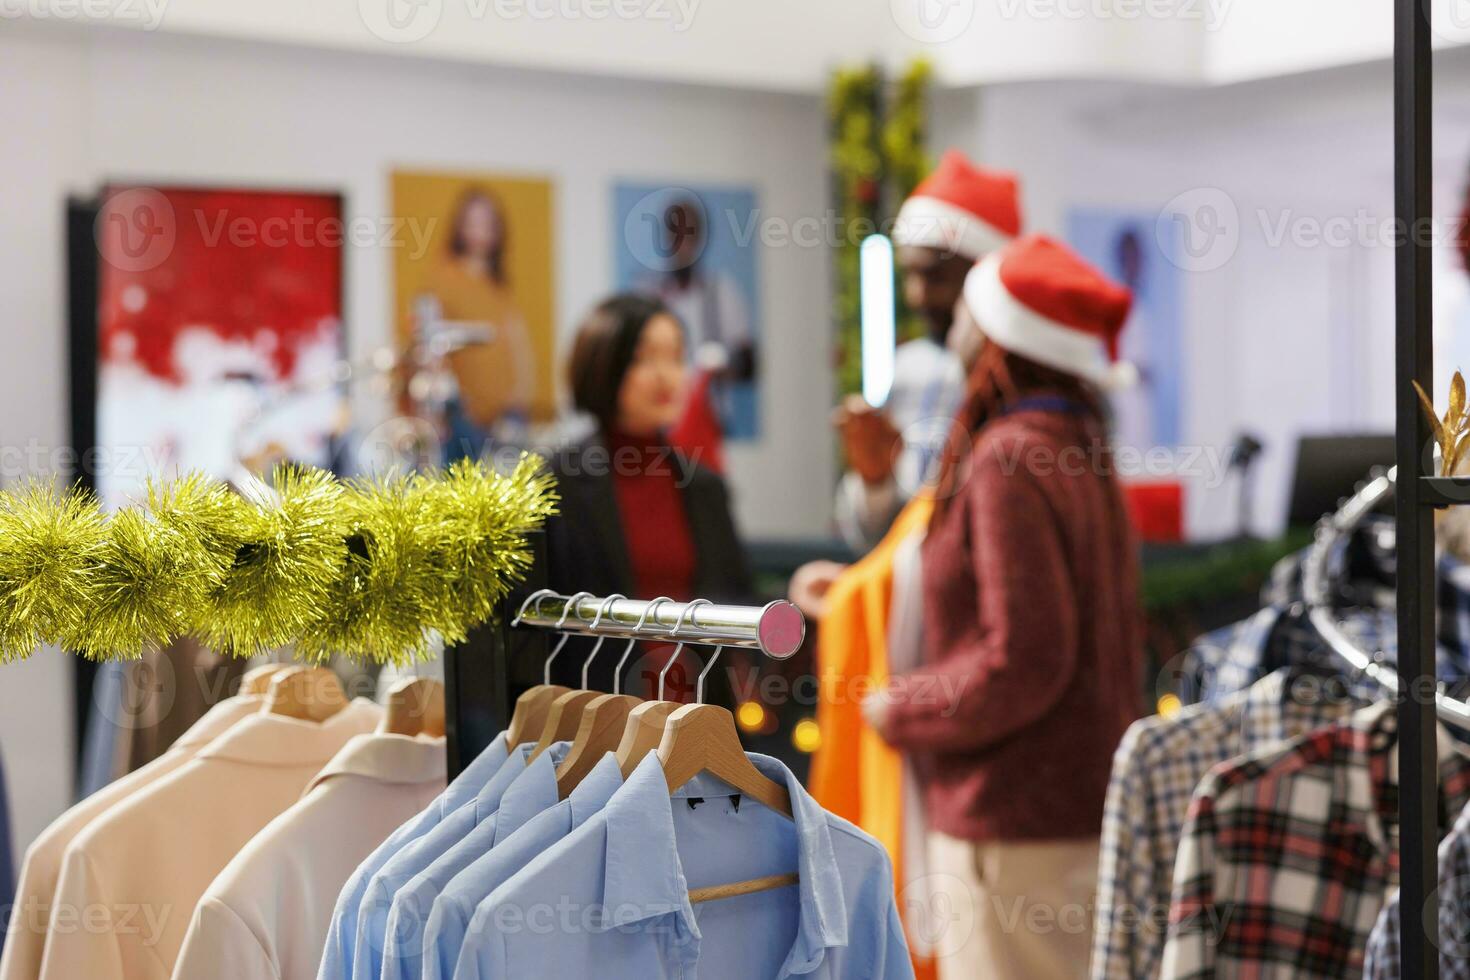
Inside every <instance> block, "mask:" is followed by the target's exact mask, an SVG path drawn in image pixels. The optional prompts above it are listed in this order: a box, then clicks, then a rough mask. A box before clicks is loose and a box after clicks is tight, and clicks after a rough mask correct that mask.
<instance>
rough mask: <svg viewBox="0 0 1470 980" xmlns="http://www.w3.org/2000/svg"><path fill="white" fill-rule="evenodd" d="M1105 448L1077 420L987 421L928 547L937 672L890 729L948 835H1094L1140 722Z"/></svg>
mask: <svg viewBox="0 0 1470 980" xmlns="http://www.w3.org/2000/svg"><path fill="white" fill-rule="evenodd" d="M1099 438H1100V435H1099V433H1098V431H1097V426H1096V424H1095V423H1094V422H1092V421H1090V420H1089V419H1088V418H1087V417H1086V416H1084V415H1080V414H1067V413H1062V412H1051V411H1021V412H1017V413H1015V414H1012V415H1007V416H1004V417H1002V418H999V419H996V420H994V421H992V422H990V423H989V424H987V425H986V426H985V427H984V428H983V429H981V431H980V433H979V435H978V437H977V438H976V440H975V449H974V453H973V454H972V456H971V470H970V475H969V479H968V481H967V482H965V484H964V486H963V487H962V488H961V489H960V491H959V493H958V494H957V495H956V496H955V498H954V499H953V500H951V501H950V503H949V508H948V510H947V511H946V512H945V513H944V514H943V515H941V516H940V517H939V519H938V520H937V521H936V523H935V525H934V526H933V527H932V528H931V529H930V531H929V536H928V538H927V540H926V541H925V543H924V549H923V570H924V617H925V618H924V629H925V643H924V657H925V661H926V665H925V667H924V669H922V670H920V671H918V672H916V673H914V674H909V675H905V676H903V677H900V678H897V679H896V680H895V687H894V690H893V696H894V697H895V698H897V699H898V700H897V701H896V703H894V704H893V705H892V708H891V710H890V712H889V720H888V722H887V724H886V726H885V729H886V730H885V735H886V736H887V738H888V740H889V741H890V742H892V743H893V744H894V745H896V746H898V747H899V748H901V749H903V750H904V751H905V752H906V753H908V754H909V755H910V756H912V757H913V758H914V760H915V767H916V771H917V773H918V776H919V780H920V782H921V783H922V785H923V787H924V793H925V797H926V802H927V805H928V808H929V819H930V824H931V825H932V826H933V827H934V829H936V830H938V831H940V832H942V833H945V834H949V835H951V836H954V837H960V838H964V839H969V840H1033V841H1034V840H1056V839H1067V838H1079V837H1094V836H1097V834H1098V833H1099V832H1100V830H1101V827H1102V812H1103V798H1104V796H1105V794H1106V792H1107V785H1108V775H1109V771H1110V769H1111V765H1112V756H1113V750H1114V748H1115V747H1116V746H1117V744H1118V742H1119V740H1120V739H1121V738H1122V735H1123V732H1124V731H1125V730H1126V729H1127V727H1128V725H1129V724H1130V723H1131V722H1132V721H1133V720H1134V719H1135V718H1137V717H1138V714H1139V710H1138V709H1139V702H1140V690H1141V687H1140V681H1141V678H1140V669H1141V662H1142V616H1141V614H1140V611H1139V601H1138V564H1137V551H1136V548H1135V545H1134V541H1133V535H1132V532H1131V530H1130V528H1129V525H1128V519H1127V516H1126V514H1125V511H1124V507H1123V500H1122V493H1121V491H1120V490H1119V487H1118V484H1117V481H1116V479H1115V478H1114V477H1113V476H1111V475H1109V474H1106V473H1105V472H1103V470H1105V466H1106V464H1105V462H1104V463H1103V464H1102V465H1099V459H1098V456H1097V454H1095V453H1094V446H1095V445H1100V443H1097V442H1096V441H1095V440H1098V439H1099Z"/></svg>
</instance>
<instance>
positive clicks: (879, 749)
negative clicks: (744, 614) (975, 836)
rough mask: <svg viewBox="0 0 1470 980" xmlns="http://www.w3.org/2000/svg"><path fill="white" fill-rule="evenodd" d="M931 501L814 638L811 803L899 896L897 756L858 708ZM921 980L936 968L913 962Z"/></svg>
mask: <svg viewBox="0 0 1470 980" xmlns="http://www.w3.org/2000/svg"><path fill="white" fill-rule="evenodd" d="M933 511H934V502H933V501H932V500H930V499H928V498H922V497H921V498H916V499H914V500H912V501H910V502H909V504H908V506H906V507H905V508H904V509H903V510H902V511H901V512H900V513H899V515H898V517H897V518H895V519H894V521H893V526H892V527H890V528H889V529H888V533H887V534H886V535H884V537H883V540H882V541H880V542H878V545H877V547H875V548H874V549H873V550H872V551H870V552H868V553H867V554H866V555H864V556H863V557H862V558H861V559H860V560H858V561H857V562H855V563H854V564H852V565H851V566H849V567H848V568H847V569H846V570H845V571H844V572H843V573H842V574H841V575H840V576H839V577H838V579H837V581H836V582H834V583H833V584H832V587H831V589H830V590H829V591H828V593H827V610H826V612H825V613H824V614H823V615H822V618H821V622H820V626H819V629H818V633H817V676H818V680H819V682H820V688H819V694H818V699H817V726H818V728H819V729H820V730H821V733H822V739H821V748H820V749H819V750H818V751H817V753H816V755H815V756H814V757H813V759H812V771H811V779H810V783H811V793H812V795H813V796H814V797H816V799H817V802H818V803H820V804H822V806H824V807H826V808H827V809H828V810H830V811H832V812H833V813H835V814H837V815H838V816H840V817H842V818H844V819H846V820H850V821H852V822H853V823H855V824H857V825H858V826H859V827H861V828H862V829H863V830H866V831H867V832H868V833H870V834H872V835H873V836H874V837H876V838H877V839H878V840H879V841H880V842H881V843H882V844H883V846H884V847H885V848H887V850H888V855H889V857H890V858H891V859H892V861H893V877H894V881H895V882H897V883H898V887H899V889H900V891H902V889H903V883H904V882H905V881H906V880H907V879H906V878H905V877H904V868H903V798H904V794H903V765H904V763H903V757H902V756H901V755H899V753H898V751H897V750H895V749H894V748H893V747H892V746H890V745H889V744H888V743H887V742H885V741H883V738H882V736H880V735H879V734H878V733H877V731H875V730H874V729H873V728H872V727H871V726H869V725H868V724H867V723H866V722H864V721H863V714H862V701H863V698H864V696H866V695H867V694H869V693H871V692H873V691H877V690H881V689H882V688H883V686H884V685H886V684H887V683H888V622H889V608H890V606H891V604H892V599H893V558H894V552H895V551H897V550H898V546H899V545H900V544H901V543H902V542H903V541H904V540H905V539H906V538H908V536H909V535H911V534H914V533H916V532H920V531H922V530H923V529H924V528H925V527H926V526H927V525H928V523H929V517H930V515H931V514H932V513H933ZM914 969H915V971H916V973H917V974H918V977H919V980H930V978H933V977H934V976H935V972H934V964H933V963H932V962H930V961H925V960H918V959H916V960H915V963H914Z"/></svg>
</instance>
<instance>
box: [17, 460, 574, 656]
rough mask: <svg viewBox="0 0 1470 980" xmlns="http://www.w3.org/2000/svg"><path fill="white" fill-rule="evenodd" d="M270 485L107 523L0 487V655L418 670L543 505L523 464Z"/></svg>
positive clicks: (506, 577)
mask: <svg viewBox="0 0 1470 980" xmlns="http://www.w3.org/2000/svg"><path fill="white" fill-rule="evenodd" d="M272 487H273V489H272V492H271V493H270V494H268V495H263V496H262V497H261V498H260V499H247V498H246V497H243V496H241V495H240V494H237V493H235V492H234V491H233V490H231V489H230V488H228V487H227V486H225V485H224V484H222V483H219V482H216V481H212V480H208V479H206V478H204V477H201V476H198V475H189V476H185V477H182V478H180V479H178V480H175V481H172V482H169V483H166V484H155V485H153V486H151V487H150V488H149V493H148V499H147V506H146V507H137V508H128V509H124V510H120V511H118V512H116V513H114V514H110V515H106V514H104V513H103V512H102V510H101V508H100V507H99V506H98V504H97V502H96V500H95V499H94V498H93V497H91V496H90V495H89V494H86V493H82V492H76V491H74V492H70V493H62V492H59V491H57V490H56V489H54V488H52V487H50V486H46V485H42V484H30V485H27V486H24V487H22V488H20V489H18V490H15V491H12V492H8V493H0V662H4V661H9V660H16V659H22V658H25V657H28V656H30V655H31V653H32V652H34V651H35V650H36V649H37V648H38V647H40V646H43V645H46V644H56V645H58V646H61V647H63V648H64V649H68V650H75V651H77V652H79V653H81V654H83V655H84V656H87V657H90V658H92V659H98V660H109V659H110V660H118V659H131V658H136V657H138V656H140V655H141V654H142V652H143V651H144V650H145V649H147V648H151V647H160V646H164V645H166V644H168V643H171V642H173V641H174V640H176V639H178V638H179V637H180V636H184V635H192V636H196V637H198V638H199V639H201V640H203V641H204V642H206V643H208V644H209V645H210V646H212V647H214V648H215V649H218V650H220V651H222V652H225V653H229V654H233V655H236V656H251V655H253V654H256V653H259V652H261V651H264V650H268V649H272V648H275V647H280V646H283V645H285V644H288V643H295V644H296V650H297V654H298V656H301V657H303V658H306V659H310V660H320V659H324V658H326V657H329V656H331V655H333V654H343V655H345V656H348V657H353V658H356V659H366V660H375V661H379V662H385V661H392V662H404V661H410V660H414V659H418V658H421V657H423V656H424V655H426V653H427V651H428V649H429V644H430V640H431V639H432V637H433V636H434V635H436V634H437V635H440V636H442V637H444V638H445V639H446V640H448V641H450V642H453V641H457V640H461V639H463V638H464V637H465V635H466V634H467V633H468V631H469V630H471V629H473V628H474V627H476V626H478V625H480V624H482V623H484V622H486V621H488V620H489V619H491V618H492V617H493V616H494V615H495V612H496V609H497V607H498V604H499V603H500V601H501V600H502V599H503V598H504V597H505V595H506V594H507V593H508V592H509V590H510V589H511V587H512V586H513V585H514V584H515V583H516V582H518V581H521V580H522V579H523V578H524V577H525V574H526V571H527V569H528V568H529V567H530V563H531V554H530V549H529V546H528V543H527V539H526V535H527V534H529V533H530V532H532V531H535V530H538V529H539V528H540V527H541V526H542V525H543V523H544V522H545V520H546V518H547V516H548V515H550V514H551V513H553V512H554V509H555V504H556V494H555V492H554V490H553V485H552V478H551V477H550V476H549V475H547V474H546V473H545V472H544V464H543V463H542V461H541V460H540V459H538V458H536V457H534V456H525V457H523V458H522V460H521V462H520V464H519V465H518V466H517V467H516V469H515V471H514V472H512V473H511V474H509V475H507V476H503V475H500V474H497V473H494V472H491V471H490V470H488V469H486V468H485V467H484V466H482V465H479V464H476V463H472V462H468V461H465V462H460V463H456V464H455V465H454V466H452V467H450V468H449V469H448V470H447V471H445V472H443V473H439V474H433V475H415V476H411V477H398V476H395V477H389V478H385V479H381V480H376V481H354V482H350V483H342V482H340V481H338V480H337V479H336V478H335V477H333V476H332V475H331V474H330V473H326V472H324V471H322V470H316V469H311V468H303V467H282V468H280V469H278V470H277V471H276V473H275V475H274V479H273V480H272Z"/></svg>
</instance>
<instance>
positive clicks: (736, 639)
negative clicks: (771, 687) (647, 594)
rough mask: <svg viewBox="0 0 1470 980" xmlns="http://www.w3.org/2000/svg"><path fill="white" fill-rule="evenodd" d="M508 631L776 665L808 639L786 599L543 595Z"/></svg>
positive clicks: (529, 601) (525, 606) (524, 607)
mask: <svg viewBox="0 0 1470 980" xmlns="http://www.w3.org/2000/svg"><path fill="white" fill-rule="evenodd" d="M511 625H512V626H531V627H539V628H541V629H550V630H557V631H558V632H561V633H572V634H575V635H578V636H600V637H601V636H605V637H608V638H618V637H621V638H623V639H625V640H626V639H635V638H636V639H642V640H657V641H660V642H668V643H677V642H680V641H683V642H685V643H697V644H708V645H711V646H726V647H743V648H746V649H752V650H759V651H761V652H762V653H764V654H765V655H766V656H768V657H771V658H773V659H776V660H785V659H787V658H788V657H791V656H793V655H794V654H795V653H796V651H797V650H800V649H801V644H802V641H803V640H804V639H805V638H806V618H805V617H804V616H803V615H802V614H801V610H799V609H797V608H796V606H794V605H792V604H791V603H790V602H787V601H786V600H784V599H782V600H777V601H776V602H770V603H767V604H766V605H764V606H728V605H717V604H715V603H712V602H709V601H708V600H704V599H695V600H694V601H693V602H674V601H673V600H672V599H629V598H627V597H625V596H610V597H607V598H599V597H597V596H592V595H588V594H586V593H582V594H579V595H574V596H563V595H558V594H557V593H555V592H553V591H551V590H550V589H543V590H541V591H539V592H536V593H532V594H531V595H529V596H527V597H526V599H525V600H524V602H523V603H522V604H521V608H520V609H519V610H518V611H517V614H516V617H515V619H514V620H512V622H511Z"/></svg>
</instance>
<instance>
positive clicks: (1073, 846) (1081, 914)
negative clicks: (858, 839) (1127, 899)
mask: <svg viewBox="0 0 1470 980" xmlns="http://www.w3.org/2000/svg"><path fill="white" fill-rule="evenodd" d="M928 853H929V869H928V870H929V874H928V875H927V876H926V881H925V882H924V889H923V893H922V894H918V893H916V886H917V884H918V883H917V882H916V883H914V884H912V885H910V887H909V888H908V889H906V893H905V896H904V897H905V901H906V903H907V904H908V905H909V908H908V909H907V910H906V911H907V912H908V913H909V916H908V918H909V922H910V923H911V926H910V928H915V929H919V930H922V931H923V932H924V933H926V934H927V936H926V938H927V939H929V940H931V941H932V942H933V944H934V946H935V955H936V958H937V960H938V964H939V980H1073V978H1079V980H1080V978H1085V977H1086V976H1087V961H1088V956H1089V955H1090V953H1091V947H1092V913H1093V900H1094V896H1095V893H1096V891H1097V858H1098V842H1097V840H1096V839H1095V838H1094V839H1089V840H1076V841H1043V842H1035V843H1032V842H1013V843H1004V842H980V843H977V842H975V841H966V840H957V839H956V838H953V837H947V836H945V835H944V834H940V833H935V832H932V831H931V832H930V834H929V836H928ZM915 901H918V902H920V903H921V904H922V907H921V908H918V909H916V908H914V907H913V904H912V903H914V902H915Z"/></svg>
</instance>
